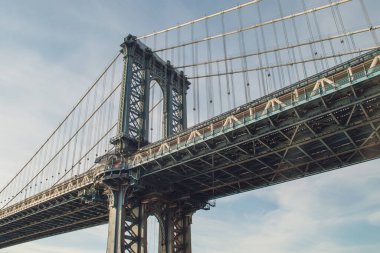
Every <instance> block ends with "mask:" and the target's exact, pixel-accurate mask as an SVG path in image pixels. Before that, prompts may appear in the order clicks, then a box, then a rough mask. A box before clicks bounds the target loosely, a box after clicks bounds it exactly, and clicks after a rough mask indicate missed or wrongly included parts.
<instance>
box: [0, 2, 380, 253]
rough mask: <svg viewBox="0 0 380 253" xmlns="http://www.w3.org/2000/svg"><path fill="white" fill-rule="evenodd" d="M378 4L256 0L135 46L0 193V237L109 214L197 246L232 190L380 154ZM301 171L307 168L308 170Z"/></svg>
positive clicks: (141, 232)
mask: <svg viewBox="0 0 380 253" xmlns="http://www.w3.org/2000/svg"><path fill="white" fill-rule="evenodd" d="M374 4H375V0H372V1H371V0H320V1H305V0H292V1H291V4H290V3H289V0H254V1H250V2H247V3H245V4H241V5H238V6H235V7H232V8H230V9H226V10H223V11H220V12H217V13H214V14H210V15H207V16H204V17H201V18H198V19H195V20H191V21H188V22H185V23H181V24H178V25H175V26H172V27H169V28H166V29H163V30H160V31H157V32H153V33H150V34H146V35H142V36H134V35H128V36H127V37H126V38H124V41H123V42H122V44H121V50H120V52H119V53H118V54H117V56H116V57H115V58H114V59H113V61H112V63H111V64H110V65H109V66H108V67H107V68H106V69H105V71H104V72H103V73H102V74H101V75H100V76H99V78H98V79H97V81H96V82H95V83H93V85H92V86H91V87H90V88H89V89H88V90H87V92H86V93H85V94H84V95H83V96H82V97H81V99H80V100H79V101H78V102H77V104H76V105H75V106H74V107H73V109H72V110H71V111H70V112H69V113H68V114H67V116H66V117H65V118H64V119H63V121H62V122H61V123H60V124H59V125H58V126H57V128H56V129H55V130H54V131H53V132H52V133H51V134H50V135H49V136H48V138H47V139H46V140H45V141H44V142H43V144H42V145H41V146H40V147H39V148H38V150H37V151H36V152H35V153H34V154H33V156H32V157H31V158H30V160H28V161H27V162H26V163H25V165H24V166H23V167H22V168H21V169H20V170H19V171H18V172H17V174H16V175H15V176H14V177H13V178H12V179H11V180H10V181H9V182H8V183H7V184H6V185H4V186H2V188H1V190H0V208H1V209H0V248H5V247H9V246H12V245H17V244H20V243H24V242H28V241H32V240H36V239H40V238H44V237H48V236H54V235H58V234H62V233H68V232H71V231H75V230H79V229H83V228H88V227H93V226H97V225H100V224H106V223H108V240H107V253H121V252H135V253H138V252H139V253H144V252H147V251H148V249H147V244H148V242H147V230H148V226H147V219H148V217H150V216H155V217H156V218H157V220H158V224H159V236H158V238H157V240H158V243H157V244H158V252H159V253H174V252H183V253H190V252H191V224H192V215H193V214H194V213H195V212H196V211H198V210H201V209H206V210H207V209H209V208H211V207H213V206H214V201H215V199H217V198H222V197H225V196H229V195H234V194H239V193H242V192H246V191H251V190H255V189H258V188H262V187H267V186H271V185H274V184H279V183H285V182H287V181H290V180H295V179H300V178H303V177H307V176H311V175H315V174H318V173H323V172H328V171H331V170H335V169H340V168H342V167H346V166H350V165H353V164H358V163H362V162H365V161H368V160H372V159H376V158H378V157H379V156H380V43H379V38H378V36H379V31H378V29H379V28H380V17H379V16H378V15H372V16H371V12H370V10H371V7H372V5H374ZM301 180H302V179H301Z"/></svg>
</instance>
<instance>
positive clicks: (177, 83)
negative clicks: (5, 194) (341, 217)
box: [98, 35, 201, 253]
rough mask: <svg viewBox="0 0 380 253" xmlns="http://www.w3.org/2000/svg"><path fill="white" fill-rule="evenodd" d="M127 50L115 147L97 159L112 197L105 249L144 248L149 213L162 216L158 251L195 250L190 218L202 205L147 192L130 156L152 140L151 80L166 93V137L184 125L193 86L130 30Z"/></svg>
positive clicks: (136, 251) (140, 252) (112, 252)
mask: <svg viewBox="0 0 380 253" xmlns="http://www.w3.org/2000/svg"><path fill="white" fill-rule="evenodd" d="M121 47H122V50H121V52H122V53H123V55H124V71H123V83H122V89H121V98H120V110H119V122H118V133H117V136H115V137H114V138H112V139H111V143H112V144H113V145H114V146H115V149H114V152H112V153H109V154H107V155H105V156H104V157H102V158H101V159H99V161H98V162H100V163H103V164H104V165H105V166H106V168H107V169H106V170H105V172H104V173H103V174H101V175H99V183H100V185H102V186H105V188H106V190H105V192H106V194H107V196H108V202H109V229H108V242H107V253H122V252H123V253H124V252H131V253H146V252H147V218H148V217H149V216H150V215H154V216H155V217H156V218H157V219H158V221H159V227H160V229H159V233H160V235H159V240H160V241H159V253H175V252H183V253H190V252H191V229H190V228H191V217H192V214H193V213H194V212H195V211H196V210H197V209H199V208H200V207H201V206H200V205H199V204H196V203H190V202H189V201H183V200H178V199H177V200H175V201H174V200H173V199H171V198H170V197H168V196H165V195H164V194H162V193H159V192H154V191H152V190H150V191H148V190H147V189H145V187H144V184H143V183H142V182H141V180H140V177H141V175H142V174H143V172H142V171H136V170H130V169H128V165H127V164H126V162H125V161H126V160H127V157H128V156H129V155H130V154H132V153H133V152H135V151H136V150H137V149H139V148H141V147H143V146H144V145H147V144H148V137H149V95H150V82H151V81H152V80H155V81H156V82H157V83H158V84H159V85H160V87H161V89H162V92H163V107H164V108H163V122H162V124H163V130H164V131H163V136H164V137H169V136H171V135H172V134H175V133H178V132H179V131H181V130H182V129H184V128H186V92H187V89H188V87H189V85H190V83H189V81H188V80H187V78H186V77H185V75H184V73H183V72H182V71H177V70H176V69H175V68H174V67H173V66H172V65H171V64H170V62H169V61H167V62H165V61H163V60H162V59H160V58H159V57H158V56H157V55H156V54H155V53H153V52H152V50H151V49H150V48H148V47H147V46H146V45H144V44H143V43H142V42H141V41H139V40H137V39H136V37H134V36H132V35H128V37H126V38H125V39H124V43H123V44H122V45H121Z"/></svg>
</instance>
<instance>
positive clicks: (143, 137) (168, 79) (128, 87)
mask: <svg viewBox="0 0 380 253" xmlns="http://www.w3.org/2000/svg"><path fill="white" fill-rule="evenodd" d="M121 47H122V53H123V54H124V62H125V64H124V72H123V75H124V76H123V85H122V91H121V98H120V100H121V101H120V111H119V122H118V135H117V136H115V137H114V138H113V139H112V140H111V142H112V143H113V144H115V145H116V146H118V147H119V148H121V150H122V153H131V152H133V151H135V150H136V149H138V148H140V147H142V146H144V145H146V144H148V139H149V97H150V92H151V91H150V87H149V86H150V83H151V81H153V80H154V81H157V83H158V84H159V86H160V87H161V89H162V93H163V105H164V108H163V114H164V117H163V129H164V137H169V136H171V135H173V134H176V133H178V132H180V131H181V130H183V129H185V128H186V93H187V89H188V87H189V85H190V83H189V81H187V78H186V77H185V76H184V74H183V72H179V71H177V70H175V69H174V68H173V66H172V65H170V62H169V61H167V62H164V61H163V60H162V59H160V58H159V57H158V56H157V55H156V54H155V53H153V52H152V51H151V49H150V48H148V47H147V46H145V45H144V44H143V43H141V42H140V41H139V40H137V39H136V37H135V36H132V35H128V37H126V38H125V40H124V43H123V44H122V45H121Z"/></svg>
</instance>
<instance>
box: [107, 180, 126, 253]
mask: <svg viewBox="0 0 380 253" xmlns="http://www.w3.org/2000/svg"><path fill="white" fill-rule="evenodd" d="M126 190H127V187H126V186H125V185H120V186H119V187H118V188H116V189H108V202H109V203H108V204H109V205H108V209H109V221H108V240H107V253H124V252H125V245H124V234H125V226H124V220H125V194H126Z"/></svg>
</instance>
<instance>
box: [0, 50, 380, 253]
mask: <svg viewBox="0 0 380 253" xmlns="http://www.w3.org/2000/svg"><path fill="white" fill-rule="evenodd" d="M379 54H380V51H379V50H376V51H373V52H371V53H368V54H365V55H363V56H361V57H358V58H355V59H353V60H351V61H349V62H346V63H345V64H342V65H339V66H337V67H335V68H333V69H330V70H328V71H325V72H323V73H320V74H319V75H317V76H313V77H311V78H309V79H307V80H304V81H302V82H300V83H297V84H295V85H292V86H290V87H288V88H285V89H283V90H280V91H278V92H275V93H273V94H270V95H268V96H266V97H265V98H262V99H260V100H258V101H254V102H252V103H249V104H247V105H245V106H242V107H240V108H238V109H236V110H234V111H230V112H228V113H226V114H223V115H221V116H219V117H216V118H214V119H212V120H210V121H208V122H205V123H203V124H200V125H197V126H195V127H193V128H191V129H189V130H187V131H185V132H183V133H181V134H179V135H177V136H173V137H171V138H169V139H166V140H162V141H160V142H157V143H153V144H151V145H149V146H147V147H145V148H143V149H141V150H140V151H138V152H137V153H136V154H134V155H132V156H131V157H130V159H129V161H128V164H125V171H126V172H129V171H134V170H138V169H139V170H141V171H143V173H142V175H143V176H142V178H141V183H142V184H143V185H144V186H145V193H149V192H154V191H160V192H165V193H167V194H168V195H170V196H171V197H173V198H179V199H184V198H189V199H203V200H208V199H212V198H218V197H222V196H226V195H231V194H236V193H239V192H243V191H248V190H253V189H257V188H261V187H266V186H269V185H273V184H277V183H282V182H285V181H289V180H294V179H298V178H301V177H305V176H309V175H314V174H317V173H322V172H325V171H329V170H333V169H337V168H341V167H344V166H349V165H352V164H356V163H360V162H363V161H366V160H370V159H374V158H377V157H378V156H379V155H380V134H379V129H380V104H379V101H380V66H379V65H377V66H372V67H373V68H371V69H369V67H370V66H371V65H373V63H374V62H375V61H374V60H373V59H378V58H376V57H378V55H379ZM349 74H352V75H349ZM324 78H326V79H324ZM330 81H331V82H330ZM103 169H104V168H102V167H100V168H99V169H97V170H99V171H102V170H103ZM97 170H91V171H89V172H88V173H87V174H86V175H82V176H80V177H78V178H75V179H72V180H71V181H69V182H64V183H63V184H61V185H59V186H57V187H55V188H54V189H51V190H49V191H46V192H43V193H41V194H39V195H37V196H34V197H33V198H29V199H27V200H25V201H24V202H23V203H19V204H16V205H13V206H11V207H8V208H6V209H3V210H1V211H0V248H4V247H7V246H11V245H15V244H19V243H22V242H26V241H30V240H34V239H38V238H42V237H46V236H51V235H55V234H59V233H65V232H68V231H73V230H77V229H81V228H85V227H89V226H95V225H98V224H103V223H106V222H107V218H108V216H107V206H106V203H92V204H88V203H86V202H84V201H83V200H82V198H80V192H82V191H83V190H84V189H86V188H89V187H90V186H91V185H92V184H93V180H94V179H95V176H96V174H97V173H98V172H99V171H97ZM106 172H107V173H109V174H112V173H114V171H112V170H106Z"/></svg>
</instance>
